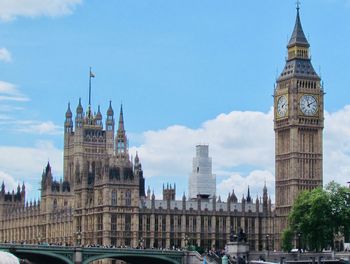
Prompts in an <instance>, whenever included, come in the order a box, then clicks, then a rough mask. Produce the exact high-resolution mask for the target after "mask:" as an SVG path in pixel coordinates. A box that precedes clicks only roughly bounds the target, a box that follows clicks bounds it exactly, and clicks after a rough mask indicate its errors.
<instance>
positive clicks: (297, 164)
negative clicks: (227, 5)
mask: <svg viewBox="0 0 350 264" xmlns="http://www.w3.org/2000/svg"><path fill="white" fill-rule="evenodd" d="M309 47H310V45H309V43H308V41H307V39H306V37H305V35H304V32H303V29H302V26H301V22H300V15H299V6H298V7H297V15H296V21H295V26H294V30H293V33H292V36H291V38H290V40H289V43H288V45H287V49H288V58H287V60H286V64H285V67H284V69H283V71H282V73H281V75H280V76H279V78H278V79H277V83H276V87H275V91H274V129H275V174H276V223H275V228H276V230H275V234H276V237H275V241H276V242H277V245H276V247H277V248H279V247H280V244H279V242H280V235H281V233H282V231H283V230H284V229H285V228H286V227H287V216H288V214H289V212H290V210H291V207H292V205H293V202H294V201H295V199H296V197H297V196H298V194H299V193H300V192H301V191H304V190H311V189H314V188H317V187H319V186H322V131H323V120H324V113H323V95H324V92H323V87H322V85H321V80H320V77H319V76H318V75H317V73H316V72H315V70H314V68H313V66H312V64H311V59H310V53H309Z"/></svg>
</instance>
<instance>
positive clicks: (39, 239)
mask: <svg viewBox="0 0 350 264" xmlns="http://www.w3.org/2000/svg"><path fill="white" fill-rule="evenodd" d="M38 244H39V245H40V244H41V233H39V235H38Z"/></svg>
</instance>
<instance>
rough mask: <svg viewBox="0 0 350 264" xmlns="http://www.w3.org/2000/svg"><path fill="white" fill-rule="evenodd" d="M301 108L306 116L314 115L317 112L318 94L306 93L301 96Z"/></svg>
mask: <svg viewBox="0 0 350 264" xmlns="http://www.w3.org/2000/svg"><path fill="white" fill-rule="evenodd" d="M300 110H301V112H302V113H303V114H304V115H306V116H313V115H315V114H316V113H317V110H318V103H317V99H316V96H314V95H310V94H305V95H303V96H302V97H301V98H300Z"/></svg>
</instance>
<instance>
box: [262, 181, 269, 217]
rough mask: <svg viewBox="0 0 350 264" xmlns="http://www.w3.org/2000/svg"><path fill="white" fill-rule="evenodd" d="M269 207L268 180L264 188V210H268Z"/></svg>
mask: <svg viewBox="0 0 350 264" xmlns="http://www.w3.org/2000/svg"><path fill="white" fill-rule="evenodd" d="M267 207H268V195H267V187H266V182H265V184H264V189H263V210H264V212H267Z"/></svg>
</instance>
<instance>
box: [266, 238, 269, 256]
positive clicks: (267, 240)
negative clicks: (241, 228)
mask: <svg viewBox="0 0 350 264" xmlns="http://www.w3.org/2000/svg"><path fill="white" fill-rule="evenodd" d="M269 237H270V235H269V234H267V235H266V250H267V255H269V254H270V248H269Z"/></svg>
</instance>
